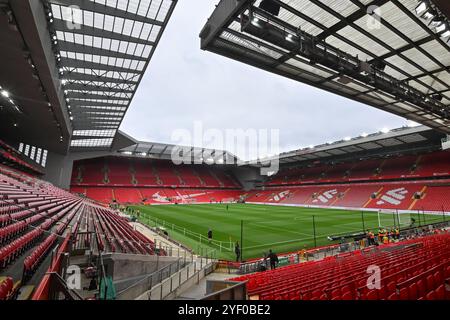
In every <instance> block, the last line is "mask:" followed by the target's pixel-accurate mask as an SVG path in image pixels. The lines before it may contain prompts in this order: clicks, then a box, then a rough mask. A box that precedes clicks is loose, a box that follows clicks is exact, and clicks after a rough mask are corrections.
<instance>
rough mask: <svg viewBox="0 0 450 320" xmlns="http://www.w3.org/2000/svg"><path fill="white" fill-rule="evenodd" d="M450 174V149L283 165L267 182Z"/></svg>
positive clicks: (303, 182) (271, 184)
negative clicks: (383, 157)
mask: <svg viewBox="0 0 450 320" xmlns="http://www.w3.org/2000/svg"><path fill="white" fill-rule="evenodd" d="M446 176H449V177H450V150H446V151H439V152H433V153H430V154H425V155H422V156H415V155H413V156H399V157H395V158H389V159H373V160H360V161H357V162H347V163H340V164H335V165H328V164H314V165H310V166H308V167H292V168H282V169H281V170H280V171H279V172H278V173H277V174H276V175H274V176H272V177H270V179H269V180H268V181H267V182H266V185H268V186H276V185H301V184H312V183H332V182H347V181H348V182H355V181H370V180H372V181H376V180H388V179H412V178H418V177H422V178H425V177H446Z"/></svg>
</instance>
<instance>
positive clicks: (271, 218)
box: [133, 204, 442, 259]
mask: <svg viewBox="0 0 450 320" xmlns="http://www.w3.org/2000/svg"><path fill="white" fill-rule="evenodd" d="M133 208H134V209H138V210H139V211H140V217H139V220H140V221H141V222H142V223H144V224H148V225H150V226H155V225H158V226H164V228H165V229H166V230H167V232H168V233H169V236H171V237H172V238H174V239H176V240H178V241H180V242H182V243H183V244H185V245H186V246H188V247H190V248H191V249H193V250H194V251H195V252H197V253H201V252H200V250H203V251H202V252H203V253H204V252H206V250H207V248H210V249H217V250H216V253H217V256H218V257H219V258H222V259H234V258H235V255H234V247H232V249H231V250H225V249H223V250H221V252H220V250H218V249H219V247H218V245H216V244H208V242H207V241H206V240H205V238H206V235H207V232H208V229H209V228H211V230H212V232H213V239H214V240H216V241H223V242H224V243H227V244H228V246H229V242H230V239H231V241H232V242H233V245H234V242H235V241H239V242H240V237H241V220H243V221H244V222H243V223H244V228H243V243H244V246H243V258H244V259H250V258H258V257H261V256H262V254H263V252H267V251H268V250H269V249H272V250H273V251H275V252H277V253H282V252H292V251H297V250H300V249H302V248H304V247H305V246H306V247H307V248H312V247H314V229H313V219H312V216H313V215H314V216H315V225H316V242H317V246H322V245H330V244H333V243H335V242H331V241H329V240H328V239H327V237H328V236H330V235H338V234H348V233H353V232H360V231H362V230H363V225H362V215H361V211H350V210H348V211H347V210H335V209H317V208H300V207H285V206H268V205H254V204H230V205H229V210H228V211H227V210H226V204H201V205H200V204H199V205H160V206H134V207H133ZM411 216H413V217H414V218H415V219H416V224H417V225H418V224H419V220H420V222H421V223H423V220H424V218H423V215H421V216H420V218H419V217H418V215H417V214H411ZM155 218H157V219H158V222H157V223H155V222H154V220H155ZM400 219H401V222H402V223H403V222H404V223H405V224H409V222H410V216H409V215H401V216H400ZM425 219H426V222H427V223H431V222H432V221H434V222H438V221H442V217H441V216H426V218H425ZM163 221H164V222H163ZM393 221H394V218H393V215H392V214H382V215H381V224H382V225H384V226H386V227H390V226H393V225H394V222H393ZM364 223H365V228H366V229H372V230H377V228H378V214H377V213H375V212H364ZM172 224H173V225H175V226H176V227H175V228H173V226H172ZM183 228H185V229H186V230H188V231H191V232H193V233H196V234H201V235H203V239H202V241H201V243H200V242H199V237H198V235H194V234H188V235H186V234H184V232H183V231H182V229H183ZM202 248H203V249H202Z"/></svg>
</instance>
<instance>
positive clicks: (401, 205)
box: [245, 180, 450, 212]
mask: <svg viewBox="0 0 450 320" xmlns="http://www.w3.org/2000/svg"><path fill="white" fill-rule="evenodd" d="M449 194H450V182H449V181H448V180H445V181H438V182H436V181H432V180H430V181H417V182H414V181H410V182H408V183H406V182H405V183H403V184H398V182H397V183H396V182H385V183H364V184H362V183H353V184H344V185H342V184H339V185H332V184H330V185H322V186H317V185H311V186H297V187H294V186H291V187H288V186H286V187H272V188H266V190H264V191H262V190H254V191H251V192H249V193H246V194H245V195H246V201H247V202H254V203H279V204H297V205H304V206H309V205H311V206H320V207H344V208H369V209H380V210H382V209H390V210H396V209H398V210H414V211H415V210H421V211H438V212H442V211H445V212H450V197H448V195H449Z"/></svg>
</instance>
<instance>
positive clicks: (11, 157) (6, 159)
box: [0, 140, 43, 175]
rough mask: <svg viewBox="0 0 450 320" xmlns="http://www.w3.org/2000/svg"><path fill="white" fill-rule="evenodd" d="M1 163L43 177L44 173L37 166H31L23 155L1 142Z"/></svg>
mask: <svg viewBox="0 0 450 320" xmlns="http://www.w3.org/2000/svg"><path fill="white" fill-rule="evenodd" d="M0 163H2V164H4V165H8V166H11V167H16V168H18V169H19V170H23V171H25V172H29V173H31V174H34V175H42V174H43V171H42V170H41V169H39V168H38V167H37V166H34V165H31V164H29V163H28V162H27V161H24V160H23V159H22V155H21V153H20V152H19V151H17V150H16V149H15V148H13V147H11V146H10V145H9V144H7V143H5V142H4V141H2V140H0Z"/></svg>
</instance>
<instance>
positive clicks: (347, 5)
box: [201, 0, 450, 133]
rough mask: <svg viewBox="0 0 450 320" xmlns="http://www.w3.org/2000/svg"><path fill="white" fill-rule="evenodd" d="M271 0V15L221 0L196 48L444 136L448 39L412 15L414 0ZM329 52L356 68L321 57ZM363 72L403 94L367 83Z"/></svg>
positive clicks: (449, 90)
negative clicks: (275, 6)
mask: <svg viewBox="0 0 450 320" xmlns="http://www.w3.org/2000/svg"><path fill="white" fill-rule="evenodd" d="M272 2H273V3H275V4H278V5H279V6H280V11H279V14H278V15H274V13H273V12H272V13H270V12H268V11H265V10H264V7H261V8H260V5H261V3H262V0H257V1H241V2H240V3H237V2H234V1H232V0H221V2H220V3H219V5H218V6H217V8H216V10H215V12H214V13H213V15H212V16H211V18H210V20H209V21H208V23H207V24H206V26H205V28H204V29H203V30H202V34H201V38H202V48H203V49H205V50H209V51H212V52H215V53H218V54H221V55H224V56H227V57H230V58H233V59H235V60H239V61H242V62H244V63H247V64H250V65H253V66H255V67H258V68H261V69H264V70H267V71H270V72H274V73H277V74H280V75H282V76H285V77H288V78H291V79H294V80H297V81H300V82H303V83H307V84H309V85H312V86H315V87H319V88H322V89H325V90H328V91H331V92H333V93H336V94H340V95H342V96H345V97H348V98H350V99H354V100H356V101H359V102H362V103H366V104H369V105H372V106H374V107H377V108H379V109H382V110H385V111H388V112H391V113H394V114H397V115H399V116H403V117H406V118H409V119H411V120H413V121H416V122H419V123H422V124H424V125H427V126H430V127H433V128H436V129H439V130H440V131H442V132H445V133H450V129H449V127H450V122H449V121H450V109H449V103H450V46H449V44H448V41H449V39H448V38H443V37H442V36H441V35H440V34H437V32H436V30H435V28H434V27H432V25H430V22H431V19H428V20H427V19H425V18H424V17H420V16H418V15H417V14H416V7H417V4H418V3H417V1H411V0H364V1H363V0H272ZM230 8H232V9H230ZM233 10H234V11H233ZM310 39H314V40H313V41H310ZM307 41H310V43H313V45H312V46H313V49H315V50H316V51H315V52H313V54H316V55H317V52H318V51H319V50H318V49H322V50H323V52H325V53H323V52H322V53H321V54H322V56H321V57H320V58H322V60H320V59H311V56H312V55H313V54H311V52H308V50H306V49H303V48H302V45H303V44H305V43H307ZM288 42H291V43H290V44H289V43H288ZM309 45H310V44H309ZM324 48H326V49H324ZM333 51H335V52H338V54H337V56H339V57H343V58H340V59H341V61H344V62H352V63H353V64H354V65H355V68H354V70H355V71H353V73H351V72H347V70H345V69H344V68H341V66H340V65H339V63H335V66H330V63H324V62H322V61H324V60H325V59H326V58H323V56H326V55H328V56H330V55H331V54H334V53H333ZM339 62H340V61H339ZM362 66H368V67H369V69H367V68H366V69H363V68H362ZM343 70H344V71H343ZM366 70H375V73H376V75H377V76H380V77H381V78H383V79H388V80H389V81H390V82H392V83H395V85H396V86H397V85H398V86H399V88H402V89H401V91H403V92H401V94H398V93H397V92H394V90H390V89H389V86H386V85H382V84H380V83H379V81H378V80H377V79H376V81H369V79H370V76H371V75H370V72H371V71H367V72H366V74H364V72H363V71H366ZM366 80H367V81H366ZM386 83H387V82H386Z"/></svg>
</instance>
